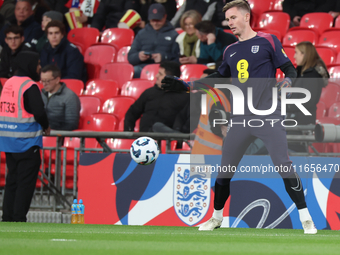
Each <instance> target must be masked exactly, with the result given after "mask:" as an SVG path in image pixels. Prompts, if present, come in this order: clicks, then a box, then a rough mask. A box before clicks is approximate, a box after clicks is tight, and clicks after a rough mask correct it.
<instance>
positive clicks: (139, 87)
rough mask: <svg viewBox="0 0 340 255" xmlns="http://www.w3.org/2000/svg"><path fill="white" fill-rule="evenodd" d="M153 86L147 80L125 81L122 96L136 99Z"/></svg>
mask: <svg viewBox="0 0 340 255" xmlns="http://www.w3.org/2000/svg"><path fill="white" fill-rule="evenodd" d="M154 85H155V84H154V82H152V81H149V80H140V79H135V80H132V81H127V82H126V83H125V84H124V85H123V87H122V91H121V93H120V94H121V95H122V96H130V97H133V98H134V99H136V100H137V99H138V98H139V97H140V95H141V94H142V93H143V92H144V91H145V90H146V89H148V88H151V87H153V86H154Z"/></svg>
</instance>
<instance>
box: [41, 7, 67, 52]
mask: <svg viewBox="0 0 340 255" xmlns="http://www.w3.org/2000/svg"><path fill="white" fill-rule="evenodd" d="M63 19H64V16H63V14H62V13H61V12H57V11H48V12H45V13H44V15H43V18H42V21H41V29H42V31H45V28H46V26H47V24H48V23H49V22H51V21H52V20H58V21H60V22H63ZM47 42H48V39H47V34H46V33H44V34H43V36H42V37H40V38H39V39H38V42H37V45H36V46H35V49H36V51H37V52H39V53H40V52H41V50H42V49H43V47H44V45H45V44H46V43H47Z"/></svg>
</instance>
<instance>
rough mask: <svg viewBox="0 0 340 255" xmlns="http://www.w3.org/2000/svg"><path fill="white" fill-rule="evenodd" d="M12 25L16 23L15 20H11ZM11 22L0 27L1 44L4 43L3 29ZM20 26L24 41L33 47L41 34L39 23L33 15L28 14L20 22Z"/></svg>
mask: <svg viewBox="0 0 340 255" xmlns="http://www.w3.org/2000/svg"><path fill="white" fill-rule="evenodd" d="M12 24H13V25H15V24H17V21H16V20H13V22H12ZM10 25H11V24H10V23H7V24H6V25H4V27H3V28H2V29H1V33H0V42H1V45H2V46H4V45H5V36H6V35H5V33H4V32H5V29H6V28H7V27H9V26H10ZM21 27H22V28H23V29H24V37H25V42H29V43H30V44H31V45H32V47H33V48H35V45H36V44H37V42H38V39H39V38H40V37H41V36H42V35H43V33H44V32H43V31H42V30H41V25H40V24H39V23H38V22H36V21H35V18H34V16H33V15H32V16H30V17H29V18H27V19H26V20H25V21H24V22H23V23H22V24H21Z"/></svg>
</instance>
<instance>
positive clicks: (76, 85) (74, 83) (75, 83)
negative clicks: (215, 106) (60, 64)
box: [61, 79, 84, 96]
mask: <svg viewBox="0 0 340 255" xmlns="http://www.w3.org/2000/svg"><path fill="white" fill-rule="evenodd" d="M61 82H64V83H65V84H66V86H67V87H68V88H69V89H70V90H72V91H73V92H74V93H76V94H77V95H78V96H80V95H82V94H83V91H84V82H83V81H82V80H77V79H62V80H61Z"/></svg>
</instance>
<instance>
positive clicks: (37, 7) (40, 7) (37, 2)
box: [30, 0, 51, 24]
mask: <svg viewBox="0 0 340 255" xmlns="http://www.w3.org/2000/svg"><path fill="white" fill-rule="evenodd" d="M30 2H31V5H32V10H33V15H34V18H35V21H36V22H38V23H39V24H40V23H41V21H42V18H43V15H44V13H45V12H48V11H50V10H51V9H50V7H49V6H48V5H47V4H46V3H45V1H44V0H30Z"/></svg>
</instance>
